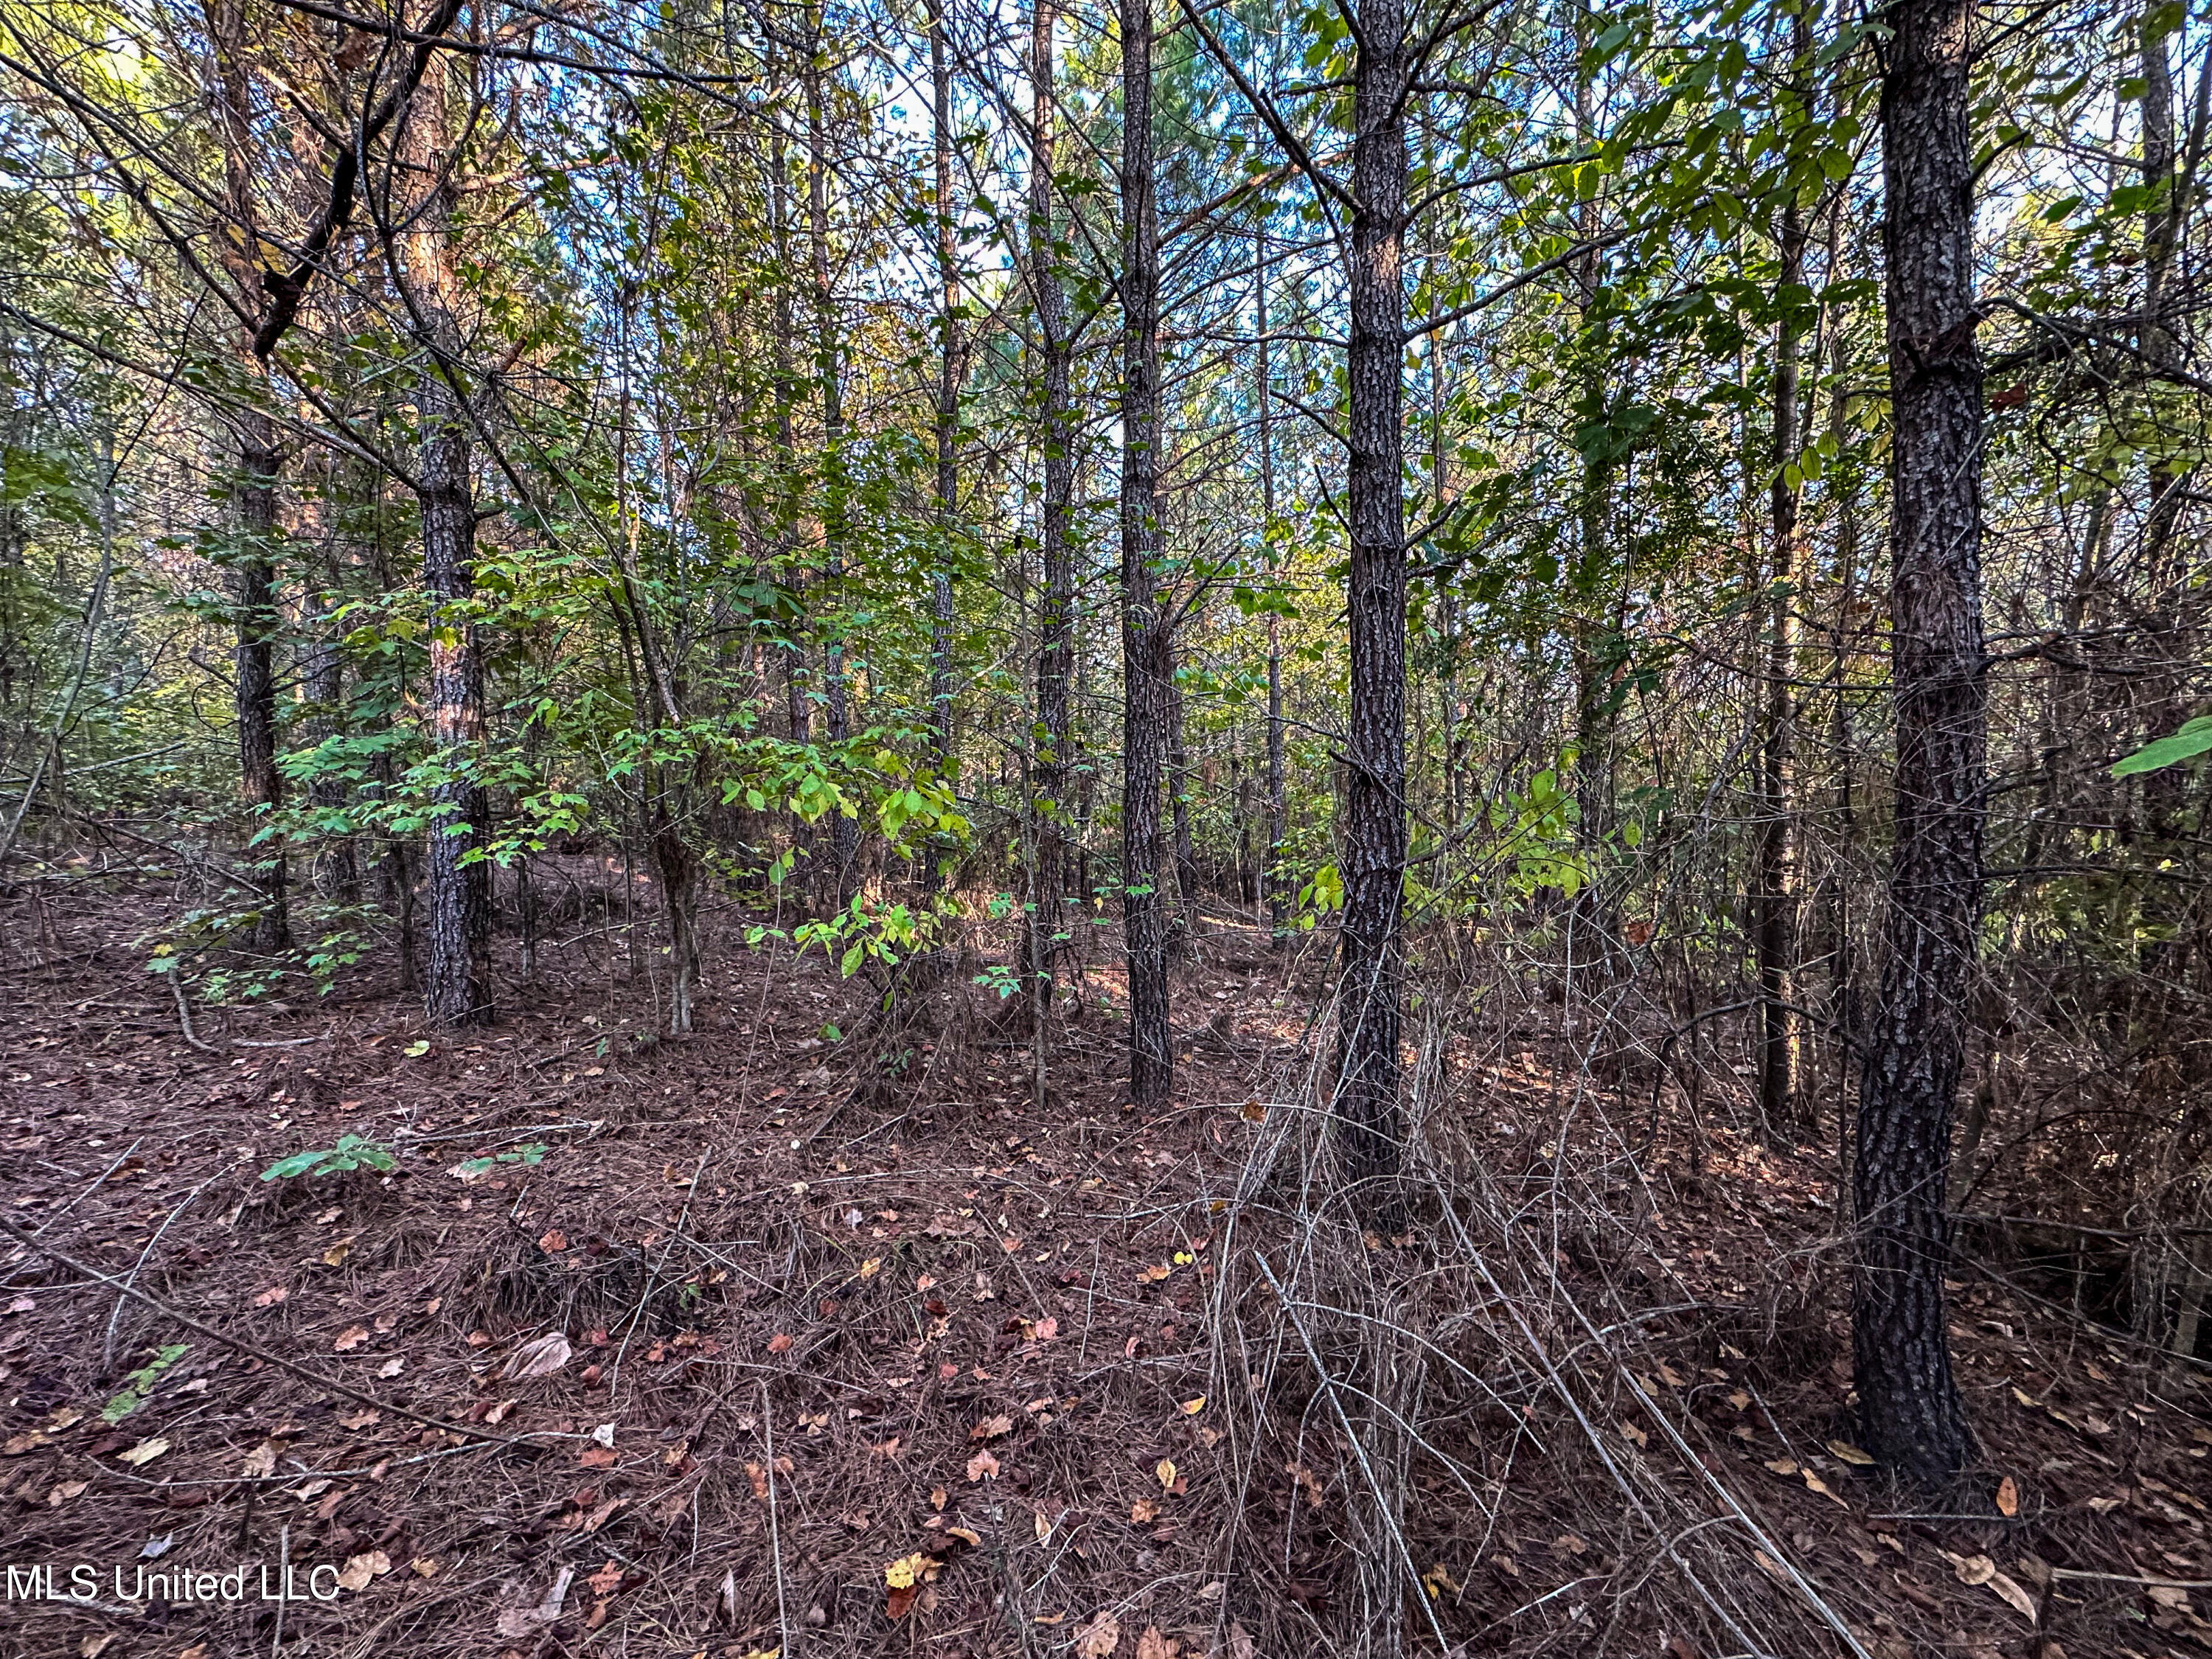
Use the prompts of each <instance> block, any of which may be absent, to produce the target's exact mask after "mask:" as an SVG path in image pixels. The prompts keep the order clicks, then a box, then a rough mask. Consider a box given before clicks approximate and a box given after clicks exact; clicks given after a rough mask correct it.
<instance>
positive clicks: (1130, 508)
mask: <svg viewBox="0 0 2212 1659" xmlns="http://www.w3.org/2000/svg"><path fill="white" fill-rule="evenodd" d="M1155 187H1156V183H1155V180H1154V178H1153V160H1152V0H1121V317H1122V339H1121V688H1122V690H1121V698H1122V709H1121V884H1122V885H1121V928H1122V933H1123V939H1124V948H1125V950H1126V951H1127V957H1128V966H1129V1093H1130V1095H1131V1097H1132V1098H1133V1099H1134V1100H1136V1101H1137V1102H1138V1103H1139V1104H1140V1105H1146V1106H1152V1105H1158V1103H1161V1102H1162V1101H1164V1100H1165V1099H1166V1098H1167V1097H1168V1091H1169V1090H1170V1088H1171V1087H1172V1086H1173V1085H1174V1081H1175V1054H1174V1050H1173V1048H1172V1046H1171V1042H1170V1032H1169V1025H1168V940H1167V908H1166V902H1165V897H1166V896H1165V894H1164V890H1163V889H1164V886H1165V884H1166V881H1165V878H1166V872H1165V871H1164V868H1163V863H1164V860H1163V859H1162V856H1161V854H1162V850H1163V849H1162V845H1161V842H1162V836H1161V834H1160V790H1161V785H1162V781H1163V780H1162V776H1161V773H1162V765H1163V761H1164V753H1165V750H1166V747H1167V723H1168V718H1169V713H1170V710H1169V707H1168V699H1169V689H1170V686H1169V655H1168V653H1169V650H1170V639H1169V629H1168V622H1167V618H1166V616H1165V615H1164V607H1163V606H1162V605H1161V603H1160V596H1159V558H1160V513H1159V501H1158V491H1159V485H1158V477H1159V440H1160V345H1159V311H1158V306H1159V265H1160V230H1159V221H1158V213H1157V210H1156V208H1155V204H1154V197H1153V191H1154V190H1155Z"/></svg>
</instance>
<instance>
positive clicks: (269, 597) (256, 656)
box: [231, 409, 292, 951]
mask: <svg viewBox="0 0 2212 1659" xmlns="http://www.w3.org/2000/svg"><path fill="white" fill-rule="evenodd" d="M278 454H279V451H278V449H277V446H276V422H274V421H273V420H271V419H270V417H269V416H268V415H267V414H265V413H264V412H263V411H262V410H258V409H248V410H242V411H241V412H240V415H239V416H238V477H237V480H236V483H235V484H234V487H233V492H232V498H231V500H232V506H233V507H234V510H235V512H236V514H237V523H238V544H239V545H238V645H237V647H236V651H235V653H234V665H235V669H236V680H237V701H236V709H237V714H238V770H239V780H240V784H241V786H242V787H243V793H244V796H245V800H246V811H249V812H250V813H252V815H253V819H254V829H253V831H252V833H254V834H257V835H258V833H260V830H261V829H262V828H264V826H270V824H271V821H272V820H273V818H274V817H275V815H276V811H277V810H278V809H279V808H280V807H282V806H283V801H284V789H283V778H282V776H281V775H279V773H278V772H277V769H276V635H277V632H278V628H279V621H280V619H279V615H278V611H277V608H276V543H277V531H276V468H277V464H278ZM284 863H285V860H284V841H283V836H282V835H281V834H276V833H272V834H271V835H270V837H269V839H268V840H267V841H265V842H262V843H261V846H260V848H259V849H258V860H257V867H258V879H259V884H260V887H261V902H260V904H259V906H258V908H257V909H256V911H255V915H254V924H253V943H254V945H255V946H256V948H258V949H259V950H263V951H288V950H289V949H291V946H292V923H291V906H290V896H289V892H288V891H287V882H286V879H285V868H284Z"/></svg>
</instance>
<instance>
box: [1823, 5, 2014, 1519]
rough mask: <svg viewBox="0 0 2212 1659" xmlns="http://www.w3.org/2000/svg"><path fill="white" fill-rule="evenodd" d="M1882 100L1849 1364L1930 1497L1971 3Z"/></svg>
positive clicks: (1974, 736)
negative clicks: (1873, 942) (1884, 723)
mask: <svg viewBox="0 0 2212 1659" xmlns="http://www.w3.org/2000/svg"><path fill="white" fill-rule="evenodd" d="M1886 15H1887V19H1888V21H1889V23H1890V26H1891V27H1893V29H1894V30H1895V34H1894V36H1893V39H1892V40H1890V42H1889V45H1888V53H1887V62H1886V63H1885V64H1884V68H1883V75H1882V85H1881V125H1882V155H1883V173H1884V194H1885V206H1886V208H1887V212H1886V214H1885V216H1884V219H1883V223H1882V240H1883V243H1884V249H1885V252H1886V255H1887V258H1886V261H1885V263H1886V266H1887V270H1886V273H1885V279H1886V284H1887V299H1888V337H1889V374H1890V398H1891V406H1892V410H1893V416H1892V420H1893V428H1892V429H1893V439H1892V447H1891V458H1890V477H1891V490H1892V498H1893V507H1892V515H1891V524H1890V562H1891V563H1890V648H1891V653H1892V666H1891V678H1892V686H1893V690H1892V696H1893V700H1894V706H1895V711H1896V720H1897V778H1896V797H1897V809H1896V811H1897V822H1896V832H1895V836H1896V839H1895V845H1894V848H1893V853H1892V864H1891V870H1890V886H1889V909H1888V914H1887V916H1886V918H1885V920H1884V925H1883V945H1884V947H1885V951H1886V953H1887V955H1886V959H1885V961H1884V963H1883V966H1882V975H1881V1000H1880V1004H1879V1006H1878V1008H1877V1009H1876V1011H1875V1016H1874V1018H1873V1020H1872V1022H1871V1029H1870V1030H1869V1032H1868V1041H1867V1057H1866V1064H1865V1069H1864V1072H1863V1076H1862V1079H1861V1082H1860V1088H1859V1109H1858V1147H1857V1162H1856V1164H1855V1166H1854V1168H1853V1170H1852V1197H1853V1200H1854V1202H1855V1204H1856V1207H1857V1217H1856V1219H1857V1255H1858V1273H1857V1278H1856V1280H1855V1284H1854V1287H1853V1289H1854V1294H1853V1302H1852V1312H1853V1321H1852V1358H1853V1364H1854V1372H1855V1376H1856V1378H1857V1386H1858V1393H1859V1401H1860V1410H1861V1413H1862V1416H1863V1421H1864V1434H1865V1445H1866V1448H1867V1449H1868V1450H1869V1451H1870V1452H1872V1453H1873V1454H1874V1455H1875V1457H1876V1458H1878V1459H1879V1460H1880V1461H1881V1462H1883V1463H1885V1464H1887V1465H1888V1466H1889V1467H1891V1468H1894V1469H1896V1470H1898V1471H1899V1472H1900V1473H1902V1474H1905V1475H1907V1476H1909V1477H1911V1478H1912V1479H1915V1480H1920V1481H1923V1482H1925V1483H1929V1484H1941V1483H1943V1482H1947V1481H1948V1480H1950V1479H1951V1478H1952V1477H1953V1476H1954V1475H1955V1474H1958V1472H1959V1471H1960V1468H1962V1467H1963V1466H1964V1465H1965V1463H1966V1459H1967V1457H1968V1455H1969V1454H1970V1452H1971V1450H1972V1434H1971V1431H1969V1430H1968V1428H1967V1425H1966V1409H1965V1406H1964V1404H1963V1402H1962V1401H1960V1396H1959V1390H1958V1387H1957V1384H1956V1383H1955V1382H1954V1380H1953V1376H1952V1370H1951V1352H1950V1342H1949V1336H1948V1332H1947V1330H1946V1328H1945V1311H1944V1304H1943V1272H1944V1267H1945V1265H1946V1260H1947V1256H1948V1251H1949V1247H1950V1226H1949V1222H1948V1217H1947V1215H1946V1212H1945V1208H1944V1202H1945V1194H1944V1186H1945V1174H1946V1168H1947V1165H1948V1154H1949V1143H1950V1131H1951V1106H1952V1097H1953V1096H1954V1093H1955V1091H1956V1090H1957V1088H1958V1084H1959V1077H1960V1067H1961V1065H1962V1062H1963V1057H1964V1052H1965V1047H1966V1013H1965V1011H1966V1000H1967V991H1968V979H1969V975H1970V974H1971V971H1972V965H1973V958H1974V928H1975V923H1976V919H1977V913H1978V909H1979V905H1980V896H1981V882H1982V829H1983V821H1984V811H1985V807H1984V799H1983V793H1982V791H1983V769H1984V757H1985V751H1986V745H1987V705H1988V689H1987V682H1986V678H1985V668H1984V657H1983V648H1982V618H1981V507H1982V491H1981V476H1982V448H1981V418H1982V364H1981V357H1980V355H1979V353H1978V350H1977V349H1976V348H1975V343H1974V327H1975V323H1976V320H1977V319H1976V315H1975V311H1974V293H1973V271H1974V246H1973V168H1974V153H1973V142H1972V133H1971V131H1970V128H1969V121H1968V115H1967V108H1968V105H1967V74H1968V67H1969V64H1970V62H1971V56H1972V22H1973V6H1972V0H1900V3H1899V4H1897V5H1895V6H1893V8H1892V9H1890V10H1889V12H1888V13H1887V14H1886Z"/></svg>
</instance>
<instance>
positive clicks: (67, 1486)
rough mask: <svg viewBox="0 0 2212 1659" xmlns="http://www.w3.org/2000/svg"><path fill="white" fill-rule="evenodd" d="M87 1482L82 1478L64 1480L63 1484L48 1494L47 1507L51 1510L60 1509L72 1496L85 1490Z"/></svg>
mask: <svg viewBox="0 0 2212 1659" xmlns="http://www.w3.org/2000/svg"><path fill="white" fill-rule="evenodd" d="M86 1484H87V1483H86V1482H84V1481H82V1480H64V1481H63V1482H62V1483H61V1485H59V1486H56V1487H55V1488H54V1489H53V1490H52V1492H48V1493H47V1494H46V1507H47V1508H48V1509H50V1510H58V1509H59V1508H60V1507H61V1506H62V1505H63V1504H66V1503H68V1502H69V1501H70V1498H75V1497H77V1496H78V1495H79V1494H81V1493H82V1492H83V1491H84V1489H85V1486H86Z"/></svg>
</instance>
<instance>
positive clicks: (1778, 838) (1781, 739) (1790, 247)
mask: <svg viewBox="0 0 2212 1659" xmlns="http://www.w3.org/2000/svg"><path fill="white" fill-rule="evenodd" d="M1792 35H1793V40H1792V46H1793V51H1794V52H1795V54H1796V58H1797V61H1798V63H1799V64H1801V65H1802V64H1804V63H1805V62H1807V61H1808V59H1809V58H1810V56H1811V52H1810V47H1811V38H1810V36H1811V25H1810V23H1809V22H1808V21H1807V19H1806V18H1805V16H1804V15H1803V14H1802V13H1800V14H1798V15H1797V16H1796V19H1795V20H1794V21H1793V24H1792ZM1792 92H1793V94H1794V95H1795V96H1796V97H1797V98H1798V99H1799V100H1801V101H1802V100H1804V99H1805V98H1806V96H1807V94H1806V89H1805V87H1804V85H1803V82H1802V81H1799V82H1796V84H1795V85H1794V86H1793V88H1792ZM1781 220H1782V222H1781V224H1780V226H1779V227H1778V232H1777V234H1776V237H1775V241H1776V244H1777V246H1778V250H1779V252H1780V253H1781V270H1780V274H1779V279H1778V287H1779V288H1780V289H1782V290H1784V305H1785V306H1787V307H1790V309H1786V310H1785V311H1784V313H1783V316H1782V320H1781V321H1780V323H1779V324H1778V325H1777V326H1776V329H1775V340H1774V433H1773V441H1772V444H1771V447H1770V448H1769V451H1768V455H1767V462H1768V465H1769V467H1770V469H1771V471H1772V473H1773V477H1772V478H1771V481H1770V483H1769V485H1768V498H1769V508H1770V513H1771V543H1772V545H1771V550H1770V553H1771V561H1772V562H1771V568H1770V569H1769V572H1768V579H1767V586H1768V599H1767V637H1766V688H1765V690H1766V696H1765V708H1763V709H1762V710H1761V721H1760V725H1761V731H1760V733H1759V737H1760V743H1759V832H1758V836H1757V838H1756V841H1755V843H1754V845H1753V852H1752V878H1751V900H1752V911H1753V922H1752V949H1753V957H1754V959H1755V965H1756V969H1757V973H1758V977H1759V1127H1760V1129H1761V1131H1762V1132H1763V1133H1765V1135H1767V1136H1768V1137H1769V1138H1770V1139H1775V1138H1779V1137H1785V1136H1787V1135H1788V1134H1789V1133H1790V1131H1792V1130H1793V1129H1795V1128H1796V1127H1798V1123H1797V1111H1796V1100H1797V1093H1798V1088H1797V1038H1796V1031H1795V1030H1793V1029H1792V1027H1791V1024H1790V1018H1791V1016H1790V1004H1791V1003H1792V1002H1794V1001H1795V1000H1796V994H1795V989H1794V985H1793V977H1794V974H1795V970H1796V934H1797V917H1796V902H1797V897H1796V890H1795V887H1796V880H1795V877H1796V870H1795V867H1794V857H1793V855H1794V853H1795V851H1796V837H1795V836H1794V835H1793V834H1792V823H1791V817H1790V815H1791V812H1792V810H1793V808H1792V804H1791V801H1790V776H1791V772H1792V770H1793V769H1794V767H1795V764H1796V742H1797V732H1796V724H1797V696H1796V690H1795V688H1794V686H1793V684H1792V682H1793V680H1794V678H1795V677H1796V669H1797V611H1798V600H1797V594H1796V586H1797V518H1798V504H1799V495H1800V492H1799V486H1798V485H1797V483H1796V482H1795V481H1794V480H1793V479H1791V478H1790V477H1787V476H1785V473H1786V469H1788V468H1790V466H1792V465H1794V464H1795V463H1796V459H1797V453H1798V448H1799V441H1798V438H1799V435H1798V418H1799V417H1798V365H1797V357H1798V346H1799V341H1800V337H1801V336H1802V332H1803V330H1802V327H1801V326H1800V325H1799V323H1798V320H1797V313H1796V309H1795V304H1796V301H1795V299H1794V297H1793V295H1794V291H1795V290H1796V289H1800V288H1802V287H1803V285H1804V282H1805V244H1806V234H1805V226H1804V220H1803V216H1802V214H1801V213H1800V211H1799V210H1798V206H1797V203H1796V198H1795V197H1792V198H1791V199H1790V201H1788V202H1786V203H1784V205H1783V209H1782V215H1781Z"/></svg>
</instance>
